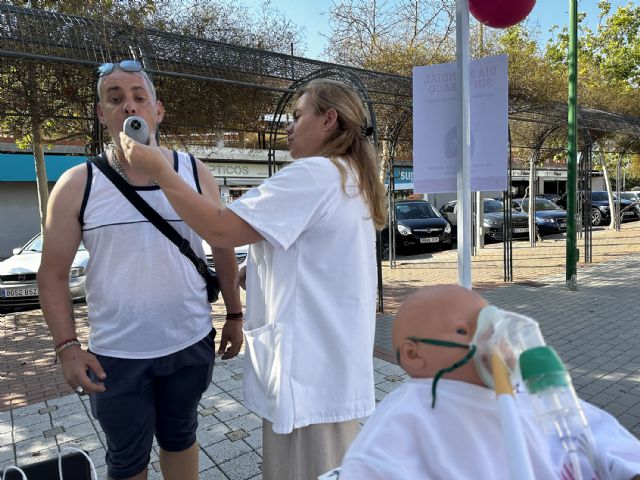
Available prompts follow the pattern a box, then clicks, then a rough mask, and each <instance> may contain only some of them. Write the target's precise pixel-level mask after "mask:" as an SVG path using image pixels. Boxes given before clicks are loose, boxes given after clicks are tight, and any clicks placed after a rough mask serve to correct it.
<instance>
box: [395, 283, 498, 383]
mask: <svg viewBox="0 0 640 480" xmlns="http://www.w3.org/2000/svg"><path fill="white" fill-rule="evenodd" d="M485 306H487V302H486V301H485V300H484V299H483V298H482V297H481V296H480V295H478V294H477V293H474V292H472V291H470V290H467V289H465V288H462V287H459V286H456V285H436V286H433V287H426V288H422V289H420V290H418V291H417V292H416V293H414V294H413V295H411V296H409V297H408V298H407V299H406V301H405V302H404V303H403V305H402V306H401V307H400V309H399V310H398V314H397V315H396V318H395V320H394V322H393V334H392V343H393V348H394V350H396V351H399V352H400V363H401V366H402V368H404V370H405V371H406V372H407V373H408V374H409V375H410V376H411V377H414V378H431V377H433V376H434V375H435V374H436V373H437V372H438V371H439V370H442V369H443V368H447V367H449V366H451V365H452V364H454V363H455V362H457V361H458V360H460V358H462V357H463V356H464V355H465V352H464V351H462V350H461V349H457V348H451V347H441V346H436V345H428V344H424V343H419V342H415V341H412V340H409V339H408V337H418V338H429V339H434V340H446V341H450V342H456V343H461V344H464V345H468V344H469V343H471V339H472V338H473V334H474V333H475V330H476V324H477V319H478V314H479V313H480V310H482V309H483V308H484V307H485ZM445 378H450V379H455V380H461V381H465V382H469V383H475V384H477V385H483V383H482V380H481V379H480V377H479V376H478V374H477V372H476V369H475V365H474V364H473V362H469V363H467V364H466V365H464V366H462V367H460V368H459V369H457V370H454V371H453V372H451V373H449V374H446V375H445Z"/></svg>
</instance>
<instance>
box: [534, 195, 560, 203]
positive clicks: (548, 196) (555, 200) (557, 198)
mask: <svg viewBox="0 0 640 480" xmlns="http://www.w3.org/2000/svg"><path fill="white" fill-rule="evenodd" d="M536 197H538V198H546V199H547V200H550V201H552V202H553V203H555V202H557V201H558V200H560V197H561V195H559V194H557V193H539V194H538V195H536Z"/></svg>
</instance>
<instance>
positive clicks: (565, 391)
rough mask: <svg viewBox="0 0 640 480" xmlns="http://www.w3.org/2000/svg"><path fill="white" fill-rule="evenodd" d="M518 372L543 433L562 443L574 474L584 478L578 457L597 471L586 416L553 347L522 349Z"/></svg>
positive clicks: (577, 478)
mask: <svg viewBox="0 0 640 480" xmlns="http://www.w3.org/2000/svg"><path fill="white" fill-rule="evenodd" d="M520 371H521V374H522V379H523V381H524V384H525V387H526V389H527V392H528V393H529V395H530V398H531V403H532V407H533V411H534V413H535V415H536V417H537V419H538V421H539V423H540V426H541V427H542V430H543V431H544V433H546V434H548V435H553V436H556V438H558V439H559V440H560V442H561V443H562V446H563V448H564V450H565V451H566V452H567V454H568V456H569V459H570V461H571V466H572V470H573V477H574V478H575V479H576V480H580V479H582V478H583V477H582V472H581V468H580V459H581V458H584V459H586V460H587V462H588V463H589V464H590V465H591V467H592V469H593V471H594V472H598V473H600V471H601V469H599V468H598V465H597V461H596V459H595V456H594V441H593V436H592V434H591V430H590V428H589V424H588V422H587V417H586V416H585V414H584V411H583V410H582V407H581V406H580V402H579V401H578V397H577V396H576V392H575V390H574V389H573V385H572V383H571V377H570V376H569V373H568V372H567V370H566V368H565V367H564V365H563V363H562V361H561V360H560V358H559V357H558V354H557V353H556V352H555V350H554V349H553V348H551V347H549V346H543V347H536V348H532V349H529V350H526V351H524V352H522V354H521V355H520ZM600 478H606V476H605V477H600Z"/></svg>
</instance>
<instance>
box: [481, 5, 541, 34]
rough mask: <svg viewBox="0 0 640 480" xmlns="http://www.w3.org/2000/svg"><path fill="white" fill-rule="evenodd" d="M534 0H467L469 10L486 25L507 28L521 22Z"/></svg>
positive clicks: (531, 7)
mask: <svg viewBox="0 0 640 480" xmlns="http://www.w3.org/2000/svg"><path fill="white" fill-rule="evenodd" d="M535 4H536V0H469V12H471V15H473V16H474V17H475V18H476V20H478V21H479V22H480V23H484V24H485V25H487V26H488V27H493V28H507V27H512V26H514V25H515V24H516V23H519V22H521V21H522V20H524V19H525V18H527V15H529V13H530V12H531V10H533V6H534V5H535Z"/></svg>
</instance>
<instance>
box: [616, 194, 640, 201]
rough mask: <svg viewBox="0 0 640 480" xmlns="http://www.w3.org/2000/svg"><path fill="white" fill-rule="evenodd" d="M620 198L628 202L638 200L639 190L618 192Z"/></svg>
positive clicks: (639, 197)
mask: <svg viewBox="0 0 640 480" xmlns="http://www.w3.org/2000/svg"><path fill="white" fill-rule="evenodd" d="M620 198H622V199H624V200H629V201H630V202H640V192H620Z"/></svg>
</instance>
